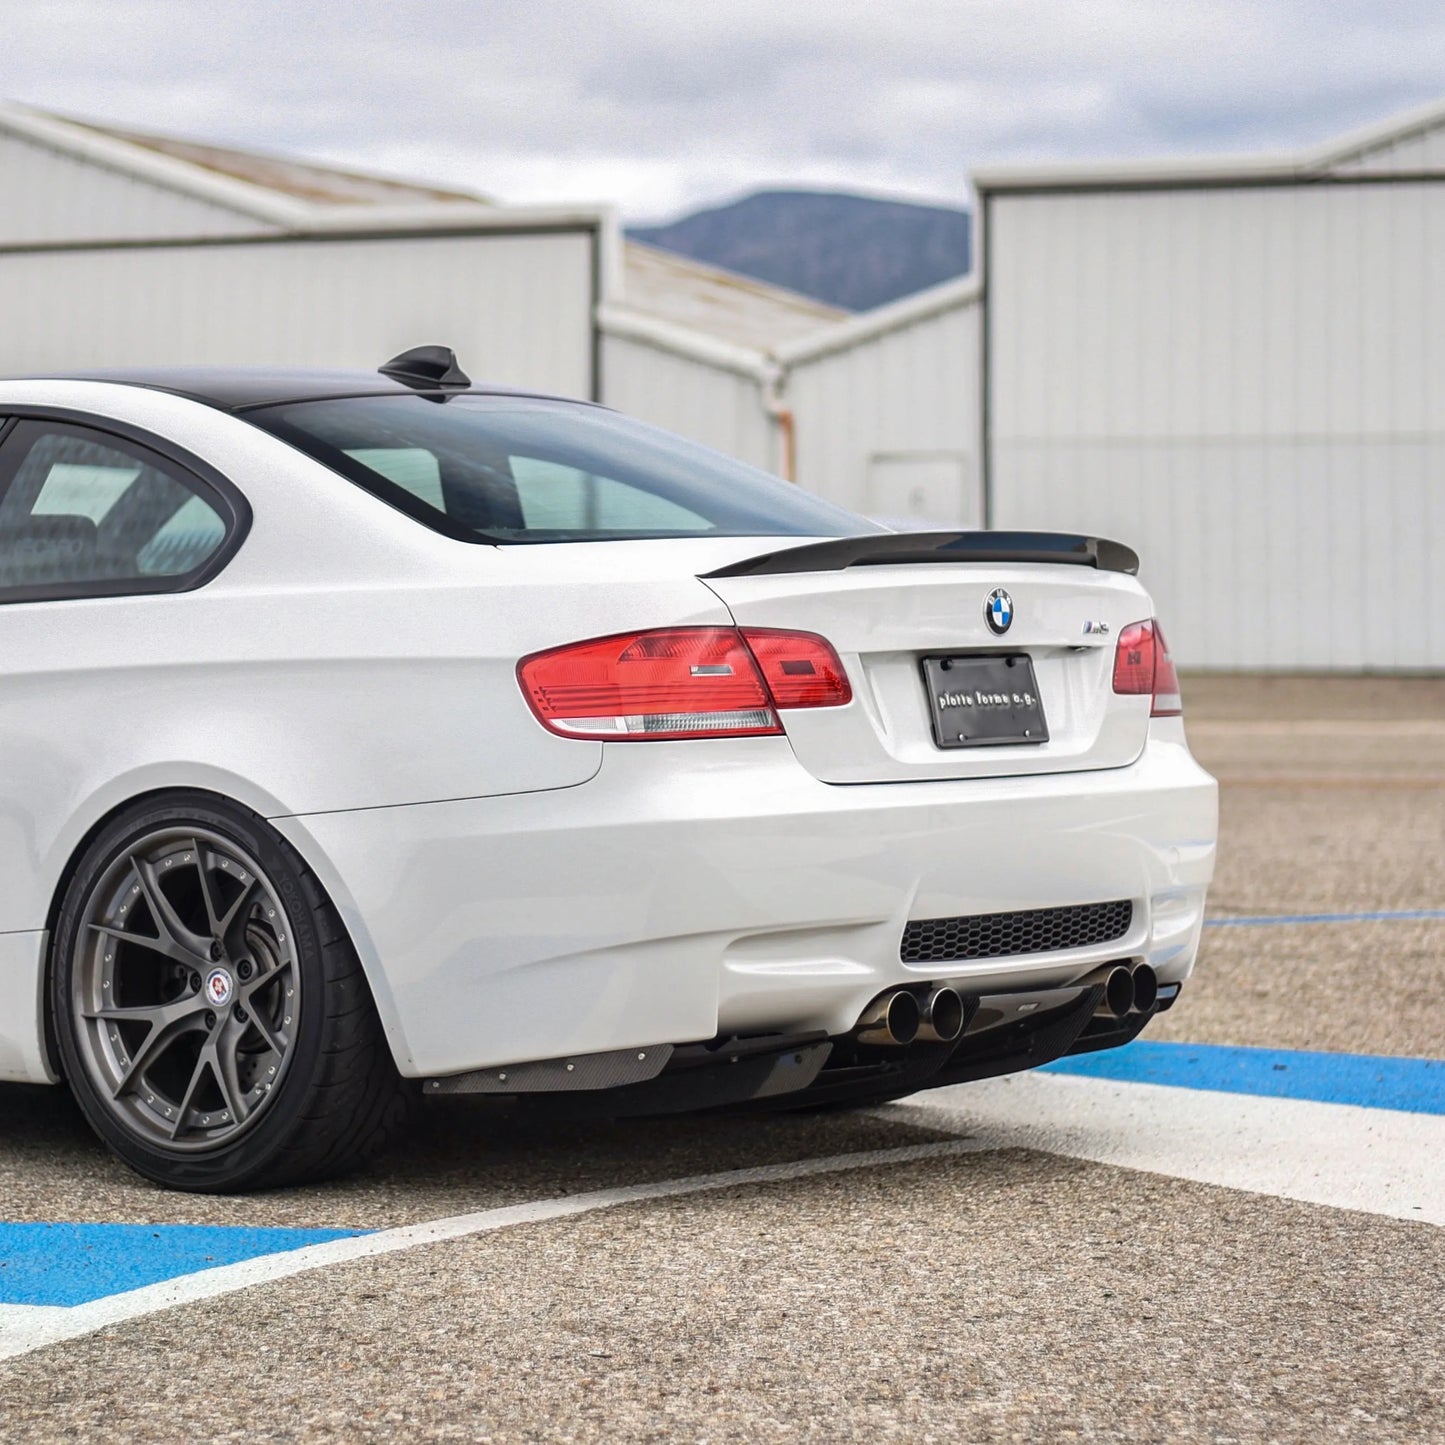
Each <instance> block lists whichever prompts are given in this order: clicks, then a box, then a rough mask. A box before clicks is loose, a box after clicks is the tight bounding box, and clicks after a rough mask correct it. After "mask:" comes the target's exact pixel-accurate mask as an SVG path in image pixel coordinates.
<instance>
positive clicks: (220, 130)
mask: <svg viewBox="0 0 1445 1445" xmlns="http://www.w3.org/2000/svg"><path fill="white" fill-rule="evenodd" d="M0 21H3V24H4V32H3V33H4V43H3V48H0V97H4V98H8V99H12V100H20V101H24V102H27V103H29V104H31V105H37V106H41V107H44V108H47V109H53V110H58V111H62V112H66V113H70V114H73V115H77V116H81V117H91V118H95V119H100V120H105V121H110V122H113V123H117V124H123V125H128V126H131V127H133V128H137V129H150V130H158V131H165V132H169V133H173V134H177V135H185V136H190V137H196V138H201V139H207V140H212V141H217V142H221V143H226V144H232V145H239V146H243V147H253V148H257V149H267V150H273V151H279V152H283V153H288V154H292V155H298V156H303V157H315V158H320V159H324V160H328V161H331V162H335V163H343V164H345V163H349V164H352V165H355V166H358V167H362V168H370V169H380V170H384V171H388V172H391V173H395V174H399V175H402V176H406V177H415V178H419V179H429V180H434V181H441V182H444V183H450V184H453V185H456V186H459V187H462V188H465V189H470V190H477V191H481V192H483V193H485V194H488V195H491V196H495V197H497V198H500V199H505V200H512V201H538V202H548V201H565V200H571V201H575V200H589V201H592V200H601V201H611V202H614V203H616V204H618V205H619V206H620V207H621V208H622V210H623V213H624V215H626V216H627V217H628V218H629V219H633V220H651V219H659V218H665V217H668V216H671V215H673V214H676V213H678V212H680V211H682V210H684V209H690V208H692V207H694V206H696V205H698V204H702V203H707V202H712V201H718V200H726V199H730V198H732V197H733V196H736V195H738V194H740V193H742V192H744V191H747V190H750V189H753V188H756V187H758V186H763V185H794V184H802V185H809V186H826V187H846V188H850V189H857V190H864V191H869V192H874V193H882V194H892V195H901V196H905V197H914V198H918V199H924V200H936V201H942V202H945V203H958V202H962V201H964V200H966V198H967V184H966V176H967V173H968V171H969V169H970V168H971V167H973V166H978V165H983V164H985V163H992V162H998V161H1006V160H1007V161H1013V160H1020V159H1052V158H1059V157H1066V156H1067V157H1073V156H1119V155H1139V154H1148V153H1160V152H1187V151H1217V150H1259V149H1273V148H1280V147H1290V146H1296V145H1307V144H1311V143H1313V142H1315V141H1319V140H1324V139H1326V138H1328V137H1329V136H1331V135H1333V134H1334V133H1336V132H1339V131H1343V130H1347V129H1350V128H1353V127H1355V126H1357V125H1361V124H1364V123H1368V122H1371V121H1373V120H1376V119H1379V118H1381V117H1383V116H1386V115H1389V114H1390V113H1391V112H1393V111H1395V110H1398V109H1401V108H1404V107H1408V106H1412V105H1417V104H1420V103H1422V102H1425V101H1429V100H1433V99H1436V98H1438V97H1440V96H1441V95H1445V4H1442V3H1441V0H1032V3H1029V0H872V3H862V0H513V3H503V0H384V3H378V0H319V3H307V0H247V3H238V0H43V3H39V0H0Z"/></svg>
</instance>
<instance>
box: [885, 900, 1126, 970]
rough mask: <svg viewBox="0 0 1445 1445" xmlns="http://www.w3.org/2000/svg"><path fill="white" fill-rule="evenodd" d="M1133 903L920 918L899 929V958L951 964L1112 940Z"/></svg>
mask: <svg viewBox="0 0 1445 1445" xmlns="http://www.w3.org/2000/svg"><path fill="white" fill-rule="evenodd" d="M1133 919H1134V905H1133V904H1132V903H1130V902H1129V901H1128V900H1127V899H1125V900H1123V901H1121V902H1118V903H1084V904H1080V905H1078V906H1077V907H1074V908H1031V909H1029V910H1028V911H1027V912H1022V913H974V914H971V915H969V916H968V917H966V918H921V919H918V920H916V921H915V922H913V923H910V924H908V926H907V927H906V928H905V929H904V930H903V943H902V946H901V948H900V949H899V954H900V956H901V957H902V959H903V962H904V963H944V962H949V963H954V962H959V961H962V960H964V959H972V958H1012V957H1013V956H1014V955H1016V954H1021V953H1057V952H1059V951H1061V950H1063V949H1066V948H1086V947H1088V946H1089V945H1090V944H1093V943H1112V942H1113V940H1114V939H1116V938H1123V936H1124V935H1125V934H1126V933H1128V931H1129V925H1130V923H1132V922H1133Z"/></svg>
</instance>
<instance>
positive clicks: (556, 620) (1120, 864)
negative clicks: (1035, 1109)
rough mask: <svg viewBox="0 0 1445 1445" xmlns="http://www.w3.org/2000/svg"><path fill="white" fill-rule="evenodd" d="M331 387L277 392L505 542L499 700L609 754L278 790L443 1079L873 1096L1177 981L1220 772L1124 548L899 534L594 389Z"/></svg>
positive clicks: (310, 437) (1152, 994) (494, 551)
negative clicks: (338, 788) (605, 402)
mask: <svg viewBox="0 0 1445 1445" xmlns="http://www.w3.org/2000/svg"><path fill="white" fill-rule="evenodd" d="M435 400H442V401H443V402H444V403H445V405H443V406H437V405H433V404H432V402H433V401H435ZM327 406H328V407H329V408H330V409H329V410H327V411H325V413H324V415H322V416H321V420H320V421H317V420H316V416H315V412H314V409H313V411H312V412H308V410H307V408H306V407H291V408H287V409H286V410H285V412H284V414H283V415H281V416H279V417H278V419H277V421H276V424H275V425H272V426H270V427H268V429H271V430H273V431H274V432H275V433H276V434H277V435H280V436H282V437H283V438H284V439H286V440H288V441H291V442H293V443H294V444H296V445H298V446H301V447H302V449H303V450H308V451H310V452H311V454H312V455H313V456H315V457H317V458H318V459H320V460H322V461H325V462H326V463H327V464H328V465H330V466H332V467H333V468H334V469H335V470H338V471H341V472H342V473H343V474H344V475H348V476H351V477H352V479H353V480H356V481H358V482H359V484H361V485H363V486H364V487H366V488H367V489H368V490H372V491H374V492H375V493H376V495H377V496H378V497H379V498H380V499H381V500H382V501H385V502H387V503H389V504H390V505H392V506H393V507H395V508H397V509H398V510H401V511H404V512H406V513H408V514H409V515H411V516H412V518H413V520H416V521H421V522H423V523H424V524H425V525H427V526H428V527H430V528H431V529H432V530H434V531H436V532H439V533H441V534H442V535H443V536H446V537H450V538H452V539H454V540H455V541H457V542H461V541H466V540H475V541H477V542H480V543H483V544H485V545H484V546H481V547H478V548H476V549H474V551H475V553H476V564H475V572H476V575H477V576H478V578H479V579H482V578H485V584H486V591H485V597H486V603H487V605H488V606H490V607H493V608H500V609H501V610H500V611H499V612H493V613H491V614H489V615H490V617H491V631H490V632H488V631H487V627H486V625H485V624H486V621H487V619H486V618H482V619H481V620H477V619H469V620H468V622H467V624H466V625H467V626H469V627H475V628H476V629H477V630H478V631H477V635H478V638H479V639H481V638H483V637H484V636H486V637H488V638H490V639H491V640H490V641H488V642H486V643H482V642H480V641H479V647H480V646H501V645H504V644H501V643H498V642H497V641H496V638H498V637H500V636H501V635H502V634H503V633H504V632H505V635H506V636H508V637H511V638H514V639H516V638H525V639H527V641H526V642H524V643H523V645H522V646H520V647H518V649H517V651H516V652H515V653H514V654H513V662H514V676H513V677H512V678H511V679H510V680H509V682H508V683H507V684H506V685H507V686H508V687H510V688H511V689H512V693H511V699H510V701H507V702H506V709H511V710H515V706H516V704H517V702H519V701H520V702H522V703H524V704H525V708H526V710H527V714H528V715H527V716H526V718H525V727H526V728H528V729H532V730H536V732H537V735H538V736H539V737H546V738H548V740H549V742H550V744H551V746H552V750H553V752H555V753H557V754H558V755H559V756H561V755H562V754H567V755H572V754H575V756H576V757H577V758H578V759H579V760H585V761H586V762H587V766H585V767H583V766H579V767H577V768H576V769H570V770H568V773H569V777H568V781H567V782H566V783H562V782H559V783H558V785H556V786H547V785H545V784H544V783H539V781H537V780H535V779H532V780H529V782H528V783H527V784H525V785H523V786H518V787H517V788H516V789H515V790H514V791H509V792H507V793H505V794H501V795H493V796H487V797H464V796H458V797H457V798H456V800H455V801H450V802H428V803H425V804H420V805H417V806H398V807H387V808H368V809H357V810H353V811H346V810H336V811H331V812H327V813H324V814H314V815H311V816H308V817H297V818H293V819H288V820H285V822H284V824H283V827H284V829H285V830H286V831H287V832H288V833H289V835H290V836H292V838H293V840H294V841H296V842H297V844H298V846H301V847H302V848H303V851H306V852H307V853H308V856H313V857H319V858H323V859H325V867H324V870H323V872H324V874H325V876H326V881H327V882H328V884H329V886H332V887H333V888H334V889H336V890H338V891H340V892H342V893H343V895H344V896H343V898H342V899H341V903H342V910H343V913H344V914H345V915H347V916H348V917H350V918H351V919H352V920H353V925H354V928H355V931H356V933H357V936H358V940H359V946H360V947H361V948H362V952H363V956H364V957H367V956H370V957H372V958H374V959H375V960H376V969H377V974H376V975H375V976H377V977H379V978H380V979H381V980H382V983H381V986H380V987H379V990H378V991H379V992H384V993H385V995H386V997H385V998H383V999H382V1000H381V1003H382V1012H383V1017H384V1018H385V1019H387V1020H388V1026H389V1028H390V1029H391V1030H392V1036H393V1047H394V1050H395V1052H396V1054H397V1058H398V1062H399V1063H400V1065H401V1067H402V1069H403V1071H404V1072H406V1073H409V1074H412V1075H414V1076H419V1077H421V1078H422V1079H424V1080H425V1084H426V1088H427V1090H428V1092H431V1093H456V1092H466V1093H471V1092H481V1093H491V1094H500V1095H531V1096H549V1095H557V1094H565V1095H567V1096H568V1104H569V1107H577V1106H579V1104H580V1103H581V1102H583V1101H584V1100H590V1101H591V1103H592V1104H593V1106H595V1107H597V1108H601V1109H604V1110H605V1111H607V1112H610V1113H620V1112H629V1111H632V1112H657V1111H662V1110H669V1109H683V1108H693V1107H702V1106H707V1105H721V1104H732V1103H739V1102H745V1101H752V1102H767V1101H773V1102H777V1103H783V1104H787V1105H795V1104H806V1103H812V1102H822V1101H824V1100H828V1099H837V1100H847V1099H870V1098H880V1097H887V1096H892V1095H897V1094H900V1093H906V1092H910V1091H912V1090H914V1089H918V1088H925V1087H929V1086H931V1085H935V1084H943V1083H949V1082H955V1081H957V1080H960V1079H967V1078H978V1077H984V1076H986V1075H988V1074H992V1073H1000V1072H1006V1071H1008V1070H1011V1069H1019V1068H1026V1067H1030V1066H1032V1065H1034V1064H1037V1063H1041V1062H1044V1061H1046V1060H1047V1059H1049V1058H1053V1057H1057V1056H1058V1055H1059V1054H1061V1053H1065V1052H1068V1051H1070V1050H1078V1049H1084V1048H1094V1047H1106V1046H1109V1045H1111V1044H1116V1043H1122V1042H1125V1041H1126V1040H1127V1039H1129V1038H1132V1037H1133V1036H1134V1035H1135V1034H1136V1033H1137V1032H1138V1031H1139V1029H1140V1028H1142V1027H1143V1026H1144V1025H1145V1024H1147V1022H1148V1020H1149V1019H1150V1018H1151V1017H1153V1015H1154V1014H1155V1013H1156V1012H1158V1011H1159V1010H1160V1009H1163V1008H1167V1007H1170V1006H1171V1005H1172V1004H1173V1003H1174V1001H1175V1000H1176V999H1177V997H1178V994H1179V990H1180V988H1181V986H1182V985H1183V984H1184V982H1185V980H1186V979H1187V977H1188V975H1189V972H1190V970H1191V968H1192V966H1193V962H1194V957H1195V953H1196V951H1197V948H1198V942H1199V935H1200V928H1201V925H1202V920H1203V911H1204V899H1205V892H1206V889H1207V887H1208V884H1209V881H1210V878H1211V874H1212V868H1213V860H1214V847H1215V834H1216V790H1215V785H1214V782H1213V780H1212V779H1211V778H1209V777H1208V775H1207V774H1206V773H1204V772H1203V770H1202V769H1200V768H1199V766H1198V765H1197V764H1196V763H1195V762H1194V760H1193V758H1192V757H1191V756H1190V753H1189V750H1188V747H1187V744H1186V742H1185V736H1184V729H1183V722H1182V717H1181V704H1180V699H1179V695H1178V682H1177V678H1176V677H1175V675H1174V669H1173V665H1172V663H1171V661H1170V659H1169V657H1168V653H1167V648H1166V645H1165V642H1164V637H1163V633H1162V631H1161V630H1160V629H1159V627H1158V624H1157V623H1156V622H1155V620H1154V619H1153V616H1152V613H1153V608H1152V604H1151V602H1150V599H1149V597H1148V595H1147V593H1146V592H1145V591H1144V589H1143V588H1142V586H1141V585H1140V584H1139V581H1138V579H1137V577H1136V576H1135V575H1134V574H1135V571H1136V568H1137V563H1136V560H1135V559H1134V557H1133V554H1132V553H1130V552H1129V551H1128V549H1127V548H1125V547H1122V546H1119V545H1117V544H1113V543H1109V542H1104V541H1099V540H1097V539H1090V538H1084V537H1061V536H1056V535H1051V534H1007V533H964V534H929V535H926V536H922V537H917V536H915V537H906V536H899V535H896V534H890V533H883V532H880V531H876V530H873V529H870V528H869V526H868V524H867V523H864V522H862V521H861V519H856V518H849V517H847V516H846V514H840V513H837V512H836V511H832V510H831V509H826V508H823V506H822V504H821V503H816V502H815V501H813V500H811V499H807V498H806V496H805V495H804V494H800V493H799V492H798V491H797V489H795V488H788V487H786V486H784V485H782V484H779V483H776V482H772V481H768V480H767V479H759V478H758V476H757V474H755V473H747V474H746V475H743V473H745V472H746V469H743V468H736V472H737V473H738V475H734V474H733V472H732V471H729V470H728V469H729V468H734V467H735V464H732V463H726V464H725V463H724V461H723V459H721V458H717V457H715V456H713V455H712V454H707V453H702V452H701V451H700V450H698V449H692V448H688V447H687V446H686V444H683V443H681V442H676V439H672V440H669V441H666V442H665V443H655V438H656V436H657V434H655V433H650V432H649V433H647V434H646V435H643V433H644V431H645V429H642V428H634V429H632V430H627V429H626V428H625V427H624V425H623V423H622V422H621V420H620V419H610V418H609V414H607V413H600V412H597V411H596V409H587V408H575V407H574V408H568V409H566V411H565V414H564V411H563V408H562V407H561V406H560V404H548V403H542V402H534V401H532V400H530V399H521V400H517V399H512V400H507V401H501V400H495V401H494V400H490V399H473V398H470V397H459V398H455V399H449V398H432V399H429V400H418V401H417V402H416V403H415V404H414V405H413V406H412V408H411V413H410V414H409V415H408V414H405V413H404V408H399V407H398V405H397V404H396V403H394V402H391V401H389V400H388V401H385V402H383V403H379V404H377V405H372V406H370V407H369V412H370V415H362V416H361V417H360V419H359V420H358V418H357V414H356V409H357V406H358V404H357V403H354V402H348V403H344V404H342V403H329V404H327ZM338 408H340V409H338ZM383 413H384V414H385V415H384V416H383V415H382V414H383ZM378 418H379V419H378ZM469 418H474V420H471V419H469ZM579 418H580V419H579ZM403 422H404V423H405V425H403V424H402V423H403ZM628 425H629V426H630V424H628ZM473 431H475V432H476V433H477V434H478V435H479V436H480V437H481V438H482V440H481V442H474V440H473ZM592 432H596V433H597V434H598V435H599V436H600V438H601V440H599V441H595V444H594V439H592V437H591V433H592ZM318 439H319V440H318ZM378 471H379V473H380V476H379V477H378V476H376V475H374V474H375V473H377V472H378ZM417 476H421V477H422V478H423V481H422V482H417V481H415V477H417ZM639 497H641V500H640V501H639V500H638V498H639ZM569 509H571V510H569ZM433 513H435V514H436V515H435V518H433V517H432V514H433ZM488 515H490V516H491V518H492V519H493V520H492V522H491V523H490V524H489V525H483V524H479V523H478V522H477V520H476V519H477V517H478V516H484V517H485V516H488ZM775 517H776V519H777V520H776V522H774V520H773V518H775ZM473 532H474V535H473ZM521 543H525V544H526V545H518V544H521ZM438 555H439V556H440V553H439V554H438ZM447 555H448V558H450V556H451V554H450V553H448V554H447ZM448 565H450V563H448ZM609 578H611V579H614V586H615V588H616V589H618V590H616V591H615V592H612V593H609V592H608V579H609ZM479 585H480V584H479ZM599 589H601V591H599ZM654 592H655V596H656V598H657V599H659V600H660V599H662V598H663V597H666V598H670V599H676V600H675V601H673V602H671V603H669V606H671V607H673V608H674V613H673V615H672V616H666V615H662V616H660V615H659V607H655V606H651V605H649V606H642V605H641V603H639V605H638V615H637V624H636V625H635V626H631V627H629V626H628V625H627V619H626V617H625V616H623V615H621V613H619V610H618V607H617V605H612V604H610V605H609V607H608V609H607V616H606V619H605V625H599V624H600V623H601V622H602V619H601V618H600V616H599V611H598V605H597V599H598V598H599V595H603V594H606V595H609V596H611V597H612V598H613V604H615V603H616V600H617V599H618V598H620V597H622V596H623V595H628V596H631V595H636V596H638V597H639V598H644V597H647V596H651V595H653V594H654ZM481 596H482V594H481V593H479V605H480V599H481ZM684 603H685V605H683V604H684ZM644 614H645V615H644ZM504 621H505V627H503V625H502V624H503V622H504ZM424 701H425V700H424V699H422V698H418V699H416V700H415V705H416V706H422V705H424ZM504 710H505V709H502V708H500V707H499V709H498V715H499V716H500V715H501V714H502V712H503V711H504ZM508 715H510V713H509V714H508ZM513 741H515V740H513ZM477 746H479V747H483V746H485V747H488V748H492V749H505V748H506V747H507V746H508V738H507V737H506V736H503V735H499V736H497V737H495V738H487V739H478V742H477ZM593 759H595V760H596V762H595V766H594V765H593V762H592V760H593ZM579 778H580V779H583V781H578V779H579Z"/></svg>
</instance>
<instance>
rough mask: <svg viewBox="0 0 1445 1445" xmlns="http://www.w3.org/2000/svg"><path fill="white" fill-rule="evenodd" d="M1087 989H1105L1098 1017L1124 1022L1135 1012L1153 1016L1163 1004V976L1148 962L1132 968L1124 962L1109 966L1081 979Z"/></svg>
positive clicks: (1097, 969)
mask: <svg viewBox="0 0 1445 1445" xmlns="http://www.w3.org/2000/svg"><path fill="white" fill-rule="evenodd" d="M1079 983H1080V984H1081V985H1083V986H1084V987H1086V988H1098V987H1100V986H1102V987H1103V990H1104V996H1103V998H1101V999H1100V1000H1099V1003H1098V1006H1097V1007H1096V1008H1095V1009H1094V1017H1095V1018H1102V1019H1124V1018H1128V1017H1129V1015H1130V1014H1131V1013H1136V1014H1146V1013H1149V1012H1150V1011H1151V1010H1152V1009H1153V1008H1154V1006H1155V1005H1156V1004H1157V1003H1158V1002H1159V975H1158V974H1156V973H1155V972H1154V970H1153V969H1152V968H1150V966H1149V965H1148V964H1147V963H1139V964H1135V965H1134V967H1133V968H1130V967H1129V966H1128V965H1127V964H1123V963H1106V964H1105V965H1104V966H1103V967H1102V968H1096V969H1095V970H1094V971H1093V973H1091V974H1088V975H1087V976H1086V977H1084V978H1081V979H1080V980H1079Z"/></svg>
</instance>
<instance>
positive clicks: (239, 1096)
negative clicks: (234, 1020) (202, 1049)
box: [213, 1025, 251, 1124]
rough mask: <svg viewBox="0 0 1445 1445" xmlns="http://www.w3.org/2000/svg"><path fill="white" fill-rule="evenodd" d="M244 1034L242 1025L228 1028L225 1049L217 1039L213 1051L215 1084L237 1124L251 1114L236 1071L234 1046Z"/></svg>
mask: <svg viewBox="0 0 1445 1445" xmlns="http://www.w3.org/2000/svg"><path fill="white" fill-rule="evenodd" d="M244 1032H245V1026H244V1025H241V1026H237V1027H234V1028H228V1029H227V1036H226V1038H225V1040H224V1043H225V1047H224V1048H222V1042H223V1040H221V1039H219V1038H218V1039H216V1040H215V1044H214V1049H213V1054H214V1057H215V1060H216V1069H215V1074H216V1082H217V1083H218V1084H219V1085H220V1086H221V1098H222V1099H224V1100H225V1103H226V1108H227V1109H229V1110H230V1111H231V1118H232V1120H234V1122H235V1123H237V1124H241V1123H244V1122H245V1119H246V1115H247V1114H249V1113H250V1112H251V1106H250V1105H249V1104H248V1103H247V1102H246V1093H245V1090H244V1089H242V1088H241V1077H240V1074H239V1073H238V1072H237V1069H236V1045H237V1044H238V1043H239V1042H240V1040H241V1035H242V1034H243V1033H244Z"/></svg>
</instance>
